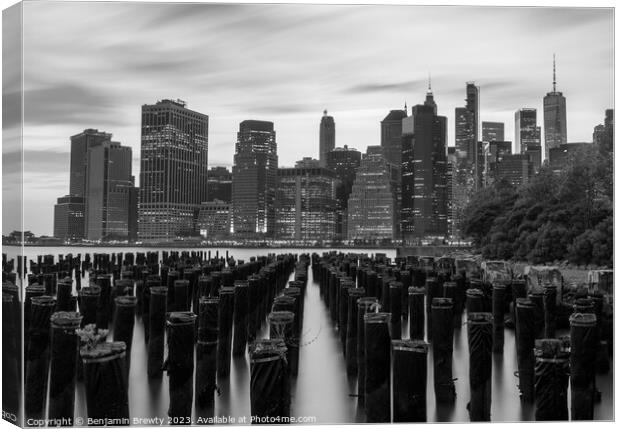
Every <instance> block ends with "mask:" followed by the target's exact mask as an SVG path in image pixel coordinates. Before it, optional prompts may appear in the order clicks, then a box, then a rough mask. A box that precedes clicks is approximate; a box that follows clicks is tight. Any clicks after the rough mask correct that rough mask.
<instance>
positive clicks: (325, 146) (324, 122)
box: [319, 110, 336, 167]
mask: <svg viewBox="0 0 620 429" xmlns="http://www.w3.org/2000/svg"><path fill="white" fill-rule="evenodd" d="M335 147H336V123H335V122H334V118H333V117H332V116H327V110H324V111H323V117H322V118H321V126H320V128H319V161H320V162H321V167H325V166H326V165H327V153H328V152H329V151H331V150H334V148H335Z"/></svg>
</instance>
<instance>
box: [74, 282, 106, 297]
mask: <svg viewBox="0 0 620 429" xmlns="http://www.w3.org/2000/svg"><path fill="white" fill-rule="evenodd" d="M100 294H101V286H99V285H96V284H91V285H90V286H84V287H83V288H82V289H80V290H79V291H78V295H79V296H99V295H100Z"/></svg>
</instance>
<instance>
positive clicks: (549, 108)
mask: <svg viewBox="0 0 620 429" xmlns="http://www.w3.org/2000/svg"><path fill="white" fill-rule="evenodd" d="M555 85H556V80H555V55H553V91H551V92H548V93H547V95H546V96H545V97H544V99H543V106H544V122H545V159H549V149H551V148H554V147H558V146H560V145H561V144H566V98H564V96H563V95H562V93H561V92H558V91H556V88H555Z"/></svg>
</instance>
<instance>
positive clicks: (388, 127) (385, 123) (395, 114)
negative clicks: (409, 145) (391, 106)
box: [381, 110, 407, 168]
mask: <svg viewBox="0 0 620 429" xmlns="http://www.w3.org/2000/svg"><path fill="white" fill-rule="evenodd" d="M406 117H407V112H406V111H405V110H390V113H388V114H387V116H386V117H385V118H383V120H382V121H381V147H382V148H383V152H384V153H385V158H386V159H387V160H388V162H391V163H392V164H394V165H395V166H397V167H399V168H400V165H401V163H402V162H401V159H402V147H401V145H402V143H401V136H402V124H403V118H406Z"/></svg>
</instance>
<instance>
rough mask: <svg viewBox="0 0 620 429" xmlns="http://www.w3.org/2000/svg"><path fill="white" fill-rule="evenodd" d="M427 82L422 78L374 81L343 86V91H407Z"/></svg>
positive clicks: (351, 92)
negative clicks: (402, 80) (399, 80)
mask: <svg viewBox="0 0 620 429" xmlns="http://www.w3.org/2000/svg"><path fill="white" fill-rule="evenodd" d="M425 84H427V82H424V81H422V80H409V81H405V82H375V83H364V84H358V85H353V86H350V87H348V88H345V89H344V90H343V92H345V93H350V94H364V93H373V92H399V93H403V92H404V93H407V92H410V91H412V89H414V88H418V87H423V85H425Z"/></svg>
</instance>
